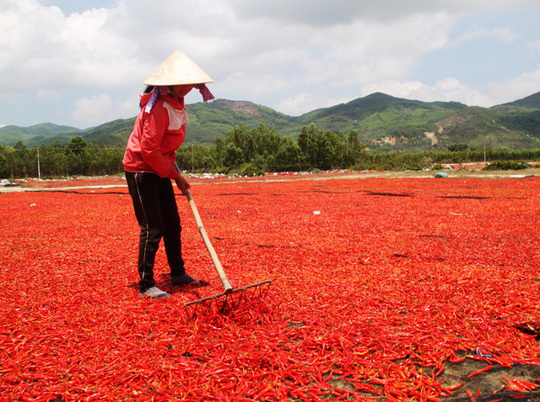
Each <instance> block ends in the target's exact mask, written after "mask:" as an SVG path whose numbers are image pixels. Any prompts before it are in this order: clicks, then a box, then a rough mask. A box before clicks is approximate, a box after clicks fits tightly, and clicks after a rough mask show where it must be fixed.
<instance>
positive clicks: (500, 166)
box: [483, 161, 527, 170]
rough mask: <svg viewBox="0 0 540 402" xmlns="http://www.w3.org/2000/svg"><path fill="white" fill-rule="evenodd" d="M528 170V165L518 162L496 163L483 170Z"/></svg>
mask: <svg viewBox="0 0 540 402" xmlns="http://www.w3.org/2000/svg"><path fill="white" fill-rule="evenodd" d="M522 169H527V165H526V164H525V163H523V162H517V161H495V162H493V163H491V164H489V165H488V166H486V167H485V168H484V169H483V170H522Z"/></svg>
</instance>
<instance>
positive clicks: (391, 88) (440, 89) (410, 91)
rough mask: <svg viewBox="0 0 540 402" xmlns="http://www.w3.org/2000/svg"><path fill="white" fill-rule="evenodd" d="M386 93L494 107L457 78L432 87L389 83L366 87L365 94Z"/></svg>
mask: <svg viewBox="0 0 540 402" xmlns="http://www.w3.org/2000/svg"><path fill="white" fill-rule="evenodd" d="M377 91H378V92H384V93H387V94H388V95H392V96H396V97H398V98H407V99H418V100H422V101H425V102H434V101H444V102H461V103H464V104H466V105H470V106H483V107H488V106H492V105H491V104H490V100H489V98H488V97H487V96H485V95H482V94H481V93H480V92H478V91H477V90H475V89H473V88H470V87H469V86H467V85H464V84H462V83H461V82H460V81H459V80H458V79H457V78H455V77H446V78H443V79H441V80H439V81H437V82H436V84H435V85H433V86H430V85H426V84H423V83H422V82H419V81H404V82H399V81H389V82H384V83H378V84H377V85H376V86H366V87H364V88H363V92H364V93H366V94H369V93H372V92H377Z"/></svg>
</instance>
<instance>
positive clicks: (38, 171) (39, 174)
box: [36, 147, 41, 179]
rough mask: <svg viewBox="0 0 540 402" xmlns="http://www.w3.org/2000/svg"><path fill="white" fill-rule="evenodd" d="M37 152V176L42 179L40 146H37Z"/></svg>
mask: <svg viewBox="0 0 540 402" xmlns="http://www.w3.org/2000/svg"><path fill="white" fill-rule="evenodd" d="M36 154H37V176H38V179H41V169H40V166H39V147H37V149H36Z"/></svg>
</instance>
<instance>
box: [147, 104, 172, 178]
mask: <svg viewBox="0 0 540 402" xmlns="http://www.w3.org/2000/svg"><path fill="white" fill-rule="evenodd" d="M168 125H169V115H168V113H167V111H166V110H165V109H164V108H163V107H159V106H158V105H156V106H155V107H154V108H153V109H152V111H151V112H150V113H147V114H145V115H144V117H143V127H142V133H141V156H142V158H143V159H144V161H145V162H146V163H147V164H148V165H149V166H150V167H151V168H152V169H153V170H154V171H155V172H156V173H157V174H158V176H160V177H168V178H171V179H176V178H177V177H178V175H179V173H178V172H177V170H176V169H175V167H174V163H173V162H172V161H171V160H170V159H168V158H166V157H165V156H164V155H163V153H162V150H161V142H162V140H163V135H164V134H165V130H166V129H167V127H168Z"/></svg>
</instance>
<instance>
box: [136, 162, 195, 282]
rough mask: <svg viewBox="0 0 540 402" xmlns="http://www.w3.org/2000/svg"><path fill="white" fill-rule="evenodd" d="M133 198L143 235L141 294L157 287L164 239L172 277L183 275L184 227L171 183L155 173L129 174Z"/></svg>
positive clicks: (139, 263) (141, 246) (140, 237)
mask: <svg viewBox="0 0 540 402" xmlns="http://www.w3.org/2000/svg"><path fill="white" fill-rule="evenodd" d="M126 181H127V185H128V188H129V194H130V195H131V198H132V200H133V207H134V208H135V216H136V217H137V221H138V223H139V226H140V227H141V233H140V236H139V260H138V270H139V276H140V278H141V280H140V282H139V285H140V289H141V291H144V290H146V289H148V288H151V287H152V286H155V284H156V282H155V280H154V260H155V257H156V252H157V251H158V248H159V243H160V241H161V238H163V243H164V244H165V253H166V254H167V262H168V263H169V267H170V269H171V275H172V276H177V275H182V274H183V273H184V272H185V270H184V260H183V259H182V243H181V240H180V234H181V232H182V226H181V224H180V216H179V215H178V208H177V205H176V199H175V197H174V190H173V187H172V183H171V179H164V178H162V177H159V176H158V175H156V174H154V173H143V172H136V173H132V172H126Z"/></svg>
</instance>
